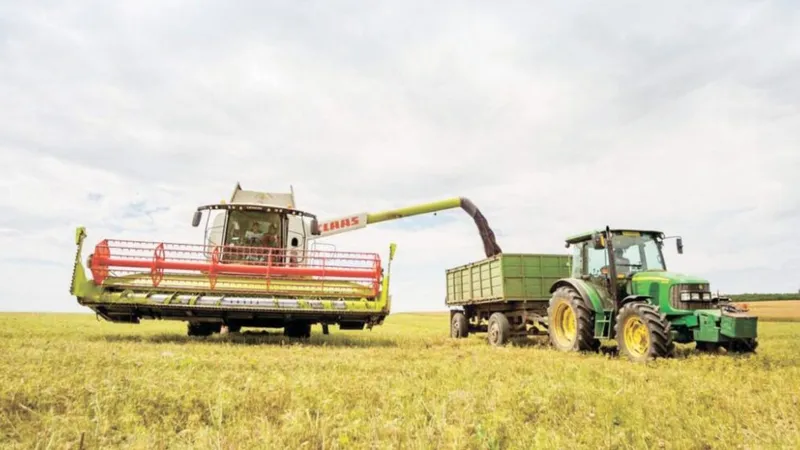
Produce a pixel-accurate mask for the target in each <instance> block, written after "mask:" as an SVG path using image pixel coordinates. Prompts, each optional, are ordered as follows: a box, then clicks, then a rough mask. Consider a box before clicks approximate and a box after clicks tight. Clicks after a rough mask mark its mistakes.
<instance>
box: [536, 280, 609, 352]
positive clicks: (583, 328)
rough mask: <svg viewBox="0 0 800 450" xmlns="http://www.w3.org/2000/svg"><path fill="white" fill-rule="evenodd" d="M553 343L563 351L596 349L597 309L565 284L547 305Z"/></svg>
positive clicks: (598, 344)
mask: <svg viewBox="0 0 800 450" xmlns="http://www.w3.org/2000/svg"><path fill="white" fill-rule="evenodd" d="M547 317H548V324H547V333H548V335H549V336H550V344H551V345H552V346H553V347H555V348H556V349H558V350H561V351H562V352H579V351H597V349H599V348H600V340H598V339H596V338H595V337H594V311H592V310H591V309H590V308H589V307H588V306H587V305H586V302H585V301H584V299H583V297H581V294H580V293H578V291H576V290H575V289H574V288H572V287H569V286H562V287H560V288H558V289H556V291H555V292H553V296H552V297H550V304H549V305H548V307H547Z"/></svg>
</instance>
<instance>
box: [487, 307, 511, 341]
mask: <svg viewBox="0 0 800 450" xmlns="http://www.w3.org/2000/svg"><path fill="white" fill-rule="evenodd" d="M487 331H488V332H489V333H488V336H487V340H488V341H489V343H490V344H492V345H494V346H495V347H497V346H501V345H503V344H505V343H506V342H508V338H509V337H510V336H511V324H510V323H508V317H506V315H505V314H503V313H500V312H496V313H494V314H492V315H491V316H489V326H488V330H487Z"/></svg>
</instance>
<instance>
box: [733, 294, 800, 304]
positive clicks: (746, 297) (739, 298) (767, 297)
mask: <svg viewBox="0 0 800 450" xmlns="http://www.w3.org/2000/svg"><path fill="white" fill-rule="evenodd" d="M728 297H730V298H731V300H732V301H735V302H766V301H775V300H800V293H797V294H731V295H728Z"/></svg>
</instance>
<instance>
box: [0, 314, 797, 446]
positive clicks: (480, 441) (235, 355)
mask: <svg viewBox="0 0 800 450" xmlns="http://www.w3.org/2000/svg"><path fill="white" fill-rule="evenodd" d="M784 303H785V302H784ZM798 304H800V302H796V303H794V304H789V303H786V304H785V305H783V306H781V307H782V308H788V310H792V309H793V308H795V307H797V305H798ZM765 305H766V304H765ZM760 306H764V305H760ZM767 306H769V305H767ZM773 312H774V311H773ZM795 312H796V311H795ZM185 330H186V328H185V324H183V323H174V322H154V321H150V322H144V323H142V324H140V325H120V324H111V323H106V322H99V321H97V320H96V319H95V317H94V316H92V315H80V314H74V315H66V314H65V315H56V314H47V315H44V314H43V315H37V314H5V315H0V337H2V344H0V345H2V347H0V350H1V351H2V355H3V356H2V358H0V382H1V383H0V446H1V447H3V448H25V449H30V448H42V449H43V448H79V447H80V445H81V442H83V448H222V449H228V448H381V449H383V448H681V449H683V448H798V447H800V322H763V323H762V324H761V325H760V333H761V339H760V341H761V345H760V347H759V352H758V354H756V355H750V356H727V355H724V354H720V355H703V354H698V353H695V352H694V349H693V345H689V346H679V349H678V352H677V355H676V357H675V358H673V359H669V360H659V361H655V362H652V363H649V364H646V365H642V364H633V363H630V362H628V361H626V360H623V359H620V358H617V357H615V356H613V355H608V354H604V353H601V354H592V355H576V354H562V353H557V352H555V351H553V350H551V349H550V348H548V347H547V346H545V345H543V344H542V341H541V340H538V341H537V340H536V339H531V340H529V341H528V342H520V343H516V344H515V345H511V346H508V347H504V348H491V347H489V346H488V345H486V343H485V341H484V336H483V335H473V336H470V337H469V338H468V339H465V340H459V341H454V340H451V339H450V338H449V337H448V318H447V315H445V314H392V315H391V316H389V318H388V319H387V323H386V324H385V325H383V326H381V327H377V328H375V329H374V330H373V331H371V332H370V331H363V332H355V331H351V332H342V331H339V330H338V329H337V328H336V327H332V328H331V335H329V336H323V335H321V334H320V330H319V328H318V327H315V328H314V330H313V332H314V335H313V336H312V338H311V340H310V341H309V342H307V343H305V344H297V343H293V342H289V341H287V340H285V339H284V338H283V337H282V336H278V335H275V334H270V335H264V334H254V333H244V334H241V335H217V336H213V337H211V338H207V339H203V338H194V339H192V338H188V337H187V336H185Z"/></svg>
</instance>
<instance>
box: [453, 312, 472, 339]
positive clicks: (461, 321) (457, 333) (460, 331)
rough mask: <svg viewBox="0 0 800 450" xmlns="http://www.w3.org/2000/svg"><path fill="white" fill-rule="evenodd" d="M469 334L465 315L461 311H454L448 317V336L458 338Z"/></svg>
mask: <svg viewBox="0 0 800 450" xmlns="http://www.w3.org/2000/svg"><path fill="white" fill-rule="evenodd" d="M467 336H469V323H468V322H467V316H465V315H464V313H462V312H461V311H458V312H454V313H453V317H452V318H451V319H450V337H452V338H455V339H459V338H465V337H467Z"/></svg>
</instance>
